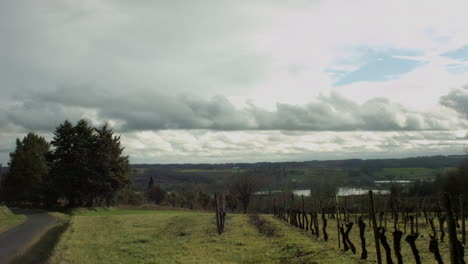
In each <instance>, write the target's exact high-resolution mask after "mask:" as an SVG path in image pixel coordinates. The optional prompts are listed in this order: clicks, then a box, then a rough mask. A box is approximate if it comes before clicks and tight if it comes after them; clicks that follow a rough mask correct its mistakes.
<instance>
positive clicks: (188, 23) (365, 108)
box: [0, 0, 468, 163]
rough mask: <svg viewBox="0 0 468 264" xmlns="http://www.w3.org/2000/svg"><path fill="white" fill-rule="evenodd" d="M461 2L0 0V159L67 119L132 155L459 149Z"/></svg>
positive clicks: (463, 124)
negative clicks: (114, 135) (83, 122)
mask: <svg viewBox="0 0 468 264" xmlns="http://www.w3.org/2000/svg"><path fill="white" fill-rule="evenodd" d="M467 8H468V5H467V2H466V1H464V0H450V1H448V2H444V3H442V2H438V1H422V0H421V1H419V0H416V1H411V2H408V1H404V0H396V1H391V2H390V1H388V2H381V1H377V2H376V1H372V0H363V1H357V2H347V1H340V0H327V1H304V0H293V1H287V2H285V1H277V2H272V1H264V0H253V1H242V2H239V1H228V0H202V1H197V2H196V3H195V2H181V1H170V2H167V1H126V0H117V1H111V0H83V1H73V0H63V1H55V0H44V1H40V2H39V1H33V0H24V1H23V0H22V1H0V32H2V40H1V43H0V91H1V96H0V162H3V163H6V161H7V160H8V152H9V151H12V149H13V147H14V146H13V145H14V139H15V138H16V137H21V136H23V135H24V133H26V132H28V131H36V132H40V133H41V134H43V135H45V136H46V137H48V138H49V139H50V137H51V135H52V134H51V132H52V131H53V129H54V128H55V127H56V126H57V125H58V124H60V123H61V122H63V120H65V119H69V120H71V121H76V120H78V119H80V118H87V119H89V120H91V121H92V122H93V124H96V125H98V124H102V123H104V122H109V123H110V124H111V125H112V126H113V127H114V129H115V130H116V131H117V132H118V133H120V134H122V138H123V139H124V140H125V141H124V142H123V143H124V145H125V146H126V147H127V151H128V153H129V154H131V156H132V157H135V158H134V159H133V161H135V162H138V161H142V160H145V161H148V162H150V161H151V158H148V157H153V158H154V162H158V160H164V162H170V161H177V162H182V161H191V162H196V161H197V160H203V161H209V160H210V159H212V160H222V159H223V157H224V161H229V159H232V160H242V159H243V160H244V161H249V160H252V159H254V158H257V157H258V158H259V159H263V160H268V159H272V160H279V159H294V158H297V159H303V158H304V159H305V158H307V159H308V158H312V156H313V157H314V158H325V157H335V156H336V155H335V154H336V153H337V152H340V151H339V150H340V149H341V150H342V151H341V152H342V153H347V154H346V155H347V156H348V157H351V156H352V157H355V156H359V155H361V154H362V155H363V156H366V155H368V156H369V155H386V154H384V153H393V154H389V155H394V156H398V155H409V154H410V153H413V154H416V152H417V153H424V149H426V151H427V153H435V152H437V151H439V152H441V153H458V152H459V150H458V149H459V146H460V145H461V144H464V143H463V140H460V139H459V138H460V137H461V138H463V136H460V135H465V134H466V133H465V132H463V131H466V130H467V122H468V110H467V108H466V106H467V105H468V93H467V89H466V88H461V87H463V86H464V85H466V84H467V83H468V70H467V69H468V68H467V67H468V64H467V62H466V54H465V53H466V46H467V44H468V30H467V29H466V21H465V20H466V19H465V18H466V15H465V10H467ZM440 10H443V12H441V11H440ZM395 18H398V19H395ZM415 18H417V19H415ZM448 55H450V56H448ZM337 84H339V85H337ZM360 135H367V136H366V137H364V136H360ZM408 135H411V139H408V137H407V136H408ZM454 137H455V138H457V139H456V140H453V138H454ZM370 138H371V139H370ZM322 140H323V142H322ZM304 146H305V147H304ZM184 153H188V154H187V155H185V154H184ZM333 153H335V154H333ZM405 153H406V154H405ZM181 157H183V158H181Z"/></svg>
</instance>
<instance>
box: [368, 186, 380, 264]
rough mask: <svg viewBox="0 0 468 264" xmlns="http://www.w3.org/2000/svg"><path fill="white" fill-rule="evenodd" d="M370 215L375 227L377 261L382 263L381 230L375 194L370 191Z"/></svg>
mask: <svg viewBox="0 0 468 264" xmlns="http://www.w3.org/2000/svg"><path fill="white" fill-rule="evenodd" d="M369 207H370V217H371V219H372V228H373V229H374V242H375V252H376V254H377V263H378V264H382V255H381V252H380V242H379V231H378V229H377V220H376V219H375V207H374V195H373V193H372V190H370V191H369Z"/></svg>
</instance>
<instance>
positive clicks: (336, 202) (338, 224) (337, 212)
mask: <svg viewBox="0 0 468 264" xmlns="http://www.w3.org/2000/svg"><path fill="white" fill-rule="evenodd" d="M335 210H336V212H335V213H336V230H337V233H338V248H341V242H340V209H339V208H338V198H337V197H336V196H335ZM379 264H380V263H379Z"/></svg>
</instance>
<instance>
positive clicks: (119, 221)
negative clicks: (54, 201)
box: [50, 211, 357, 264]
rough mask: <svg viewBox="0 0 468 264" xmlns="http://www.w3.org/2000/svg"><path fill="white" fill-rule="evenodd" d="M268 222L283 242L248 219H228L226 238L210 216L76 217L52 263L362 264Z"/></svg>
mask: <svg viewBox="0 0 468 264" xmlns="http://www.w3.org/2000/svg"><path fill="white" fill-rule="evenodd" d="M266 219H269V221H270V222H271V223H272V224H273V225H274V226H275V227H276V228H277V231H278V235H279V237H267V236H266V235H263V234H260V233H259V231H258V230H257V229H256V227H255V226H254V225H253V224H251V223H250V220H249V217H248V216H246V215H228V218H227V223H226V232H225V233H224V234H223V235H221V236H219V235H218V234H217V233H216V228H215V223H214V221H215V219H214V216H213V214H207V213H180V212H154V211H153V212H151V213H144V214H117V213H115V214H113V215H109V214H108V215H100V213H96V214H95V215H88V216H74V217H72V220H71V222H70V226H69V228H68V229H67V231H66V232H65V233H64V234H63V235H62V237H61V238H60V240H59V243H58V245H57V246H56V247H55V249H54V251H53V255H52V257H51V259H50V263H52V264H59V263H60V264H62V263H75V264H80V263H83V264H84V263H142V264H146V263H213V264H214V263H246V264H247V263H252V264H253V263H283V264H286V263H330V264H331V263H333V264H335V263H350V264H351V263H353V264H354V263H357V259H356V257H355V256H352V255H351V254H349V253H343V252H340V251H338V250H336V249H335V247H334V246H331V247H330V245H334V244H331V243H325V242H321V241H315V239H314V238H312V237H311V236H310V235H309V234H306V233H304V232H301V231H299V230H297V229H296V228H292V227H290V226H288V225H285V224H284V223H282V222H281V221H279V220H276V219H273V218H272V217H271V216H266ZM331 230H333V229H332V228H331Z"/></svg>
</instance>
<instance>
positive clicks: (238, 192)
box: [229, 173, 258, 214]
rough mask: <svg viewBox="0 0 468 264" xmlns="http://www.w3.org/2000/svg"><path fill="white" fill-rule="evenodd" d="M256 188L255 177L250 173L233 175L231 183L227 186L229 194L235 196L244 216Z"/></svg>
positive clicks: (256, 181)
mask: <svg viewBox="0 0 468 264" xmlns="http://www.w3.org/2000/svg"><path fill="white" fill-rule="evenodd" d="M257 188H258V180H257V179H255V175H253V174H250V173H241V174H238V175H235V176H234V178H233V181H232V183H231V184H230V186H229V189H230V193H232V194H233V195H235V197H236V198H237V200H239V201H240V203H241V204H242V208H243V210H244V214H246V213H247V208H248V206H249V203H250V200H251V197H252V195H253V194H254V192H255V191H257Z"/></svg>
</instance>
